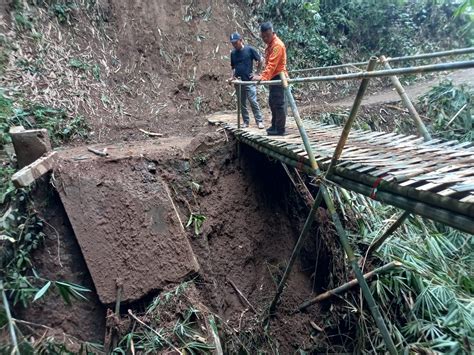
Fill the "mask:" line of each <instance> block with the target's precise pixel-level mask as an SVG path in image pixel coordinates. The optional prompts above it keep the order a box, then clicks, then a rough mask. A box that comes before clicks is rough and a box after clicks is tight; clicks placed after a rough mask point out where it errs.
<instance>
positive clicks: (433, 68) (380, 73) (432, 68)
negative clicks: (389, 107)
mask: <svg viewBox="0 0 474 355" xmlns="http://www.w3.org/2000/svg"><path fill="white" fill-rule="evenodd" d="M469 68H474V60H466V61H459V62H449V63H441V64H430V65H420V66H416V67H406V68H397V69H391V70H376V71H372V72H366V71H365V72H362V73H350V74H335V75H325V76H312V77H307V78H296V79H288V82H289V83H290V84H297V83H314V82H319V81H341V80H357V79H368V78H381V77H385V76H393V75H409V74H420V73H433V72H439V71H445V70H457V69H469ZM233 83H234V84H241V85H281V80H267V81H240V80H236V81H234V82H233Z"/></svg>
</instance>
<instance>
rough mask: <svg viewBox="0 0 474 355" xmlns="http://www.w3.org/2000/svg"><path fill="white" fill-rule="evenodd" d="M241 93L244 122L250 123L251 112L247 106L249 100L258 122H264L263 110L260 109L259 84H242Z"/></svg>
mask: <svg viewBox="0 0 474 355" xmlns="http://www.w3.org/2000/svg"><path fill="white" fill-rule="evenodd" d="M240 95H241V97H240V110H241V111H242V119H243V121H244V123H247V124H248V123H249V122H250V114H249V110H248V108H247V100H248V101H249V102H250V107H251V108H252V112H253V116H254V117H255V121H256V122H257V123H259V122H263V116H262V111H260V106H259V104H258V100H257V86H256V85H242V89H241V92H240Z"/></svg>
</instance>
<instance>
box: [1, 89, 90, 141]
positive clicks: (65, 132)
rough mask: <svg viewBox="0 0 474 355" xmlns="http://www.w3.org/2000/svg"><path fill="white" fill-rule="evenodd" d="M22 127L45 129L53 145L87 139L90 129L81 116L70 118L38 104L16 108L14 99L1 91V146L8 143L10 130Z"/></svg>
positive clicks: (59, 111) (61, 111)
mask: <svg viewBox="0 0 474 355" xmlns="http://www.w3.org/2000/svg"><path fill="white" fill-rule="evenodd" d="M18 125H21V126H23V127H25V128H26V129H32V128H45V129H47V130H48V133H49V136H50V137H51V140H52V142H53V144H55V145H59V144H60V143H65V142H68V141H70V140H72V139H74V138H77V137H80V138H86V137H87V134H88V130H89V127H88V126H87V123H86V121H85V119H84V118H83V117H81V116H78V117H73V118H70V117H68V115H67V113H66V111H64V110H61V109H55V108H51V107H46V106H42V105H37V104H31V103H26V104H25V107H20V108H14V107H13V101H12V99H10V98H8V97H7V96H5V94H4V92H3V91H0V144H5V143H8V142H9V140H10V138H9V136H8V130H9V128H10V127H11V126H18Z"/></svg>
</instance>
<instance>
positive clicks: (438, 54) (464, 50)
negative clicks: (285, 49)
mask: <svg viewBox="0 0 474 355" xmlns="http://www.w3.org/2000/svg"><path fill="white" fill-rule="evenodd" d="M470 53H474V47H469V48H459V49H453V50H449V51H441V52H433V53H423V54H417V55H412V56H404V57H394V58H387V60H388V61H389V62H392V63H395V62H402V61H407V60H418V59H430V58H441V57H447V56H454V55H462V54H470ZM367 64H369V61H368V60H367V61H365V62H356V63H344V64H338V65H330V66H325V67H316V68H305V69H298V70H290V71H289V72H290V73H305V72H310V71H318V70H327V69H339V68H349V67H360V66H365V65H367Z"/></svg>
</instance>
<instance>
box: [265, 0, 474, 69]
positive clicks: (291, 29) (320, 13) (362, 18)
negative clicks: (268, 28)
mask: <svg viewBox="0 0 474 355" xmlns="http://www.w3.org/2000/svg"><path fill="white" fill-rule="evenodd" d="M458 6H459V4H458V3H457V2H456V1H455V0H446V1H432V0H422V1H415V0H405V1H386V0H384V1H380V0H368V1H359V0H349V1H319V0H309V1H301V0H268V1H265V2H264V3H263V4H260V7H259V10H258V11H259V16H260V20H262V21H263V20H266V21H268V20H270V21H273V23H274V26H275V30H276V32H277V33H278V35H279V36H280V37H281V38H282V39H283V41H284V42H285V43H286V45H287V50H288V57H289V60H288V64H289V66H290V67H291V68H300V67H308V66H318V65H330V64H334V63H339V62H342V61H345V60H346V61H351V62H352V61H357V60H366V59H367V58H368V57H369V56H371V55H381V54H384V55H388V56H399V55H407V54H412V53H415V52H423V51H431V50H435V49H440V48H452V47H462V46H469V45H470V43H471V41H472V32H470V31H469V29H472V26H471V25H472V20H471V19H469V17H468V16H458V17H453V15H454V13H455V11H456V10H457V8H458Z"/></svg>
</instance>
